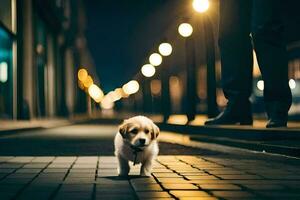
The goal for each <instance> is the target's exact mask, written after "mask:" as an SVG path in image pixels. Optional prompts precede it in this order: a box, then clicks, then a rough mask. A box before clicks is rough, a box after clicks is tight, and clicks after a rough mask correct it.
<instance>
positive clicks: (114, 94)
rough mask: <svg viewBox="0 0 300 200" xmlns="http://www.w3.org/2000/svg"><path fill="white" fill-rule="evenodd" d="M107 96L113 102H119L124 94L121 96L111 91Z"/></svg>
mask: <svg viewBox="0 0 300 200" xmlns="http://www.w3.org/2000/svg"><path fill="white" fill-rule="evenodd" d="M107 96H108V97H109V98H110V99H111V100H112V101H113V102H115V101H118V100H120V99H121V98H122V94H120V93H119V92H116V91H110V92H109V93H108V94H107Z"/></svg>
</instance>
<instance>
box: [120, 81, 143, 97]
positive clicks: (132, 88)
mask: <svg viewBox="0 0 300 200" xmlns="http://www.w3.org/2000/svg"><path fill="white" fill-rule="evenodd" d="M122 89H123V91H124V93H125V94H127V95H131V94H134V93H137V92H138V91H139V89H140V85H139V83H138V82H137V81H135V80H132V81H129V82H128V83H126V84H125V85H124V86H123V87H122Z"/></svg>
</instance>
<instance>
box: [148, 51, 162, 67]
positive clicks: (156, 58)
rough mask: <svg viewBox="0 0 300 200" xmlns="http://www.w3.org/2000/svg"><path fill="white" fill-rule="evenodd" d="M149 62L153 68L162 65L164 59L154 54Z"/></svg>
mask: <svg viewBox="0 0 300 200" xmlns="http://www.w3.org/2000/svg"><path fill="white" fill-rule="evenodd" d="M149 62H150V64H151V65H153V66H159V65H160V64H161V63H162V57H161V55H159V54H158V53H153V54H151V55H150V57H149Z"/></svg>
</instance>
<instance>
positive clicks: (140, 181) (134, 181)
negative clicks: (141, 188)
mask: <svg viewBox="0 0 300 200" xmlns="http://www.w3.org/2000/svg"><path fill="white" fill-rule="evenodd" d="M130 182H131V183H132V184H133V185H134V184H149V183H150V184H151V183H157V182H156V180H155V179H154V178H152V177H146V178H144V177H139V178H134V179H130Z"/></svg>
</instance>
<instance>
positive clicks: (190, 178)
mask: <svg viewBox="0 0 300 200" xmlns="http://www.w3.org/2000/svg"><path fill="white" fill-rule="evenodd" d="M185 178H187V179H189V180H199V179H201V180H217V179H218V178H217V177H215V176H212V175H201V176H198V175H196V176H191V175H189V176H185Z"/></svg>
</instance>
